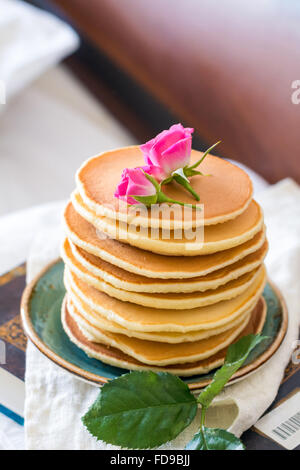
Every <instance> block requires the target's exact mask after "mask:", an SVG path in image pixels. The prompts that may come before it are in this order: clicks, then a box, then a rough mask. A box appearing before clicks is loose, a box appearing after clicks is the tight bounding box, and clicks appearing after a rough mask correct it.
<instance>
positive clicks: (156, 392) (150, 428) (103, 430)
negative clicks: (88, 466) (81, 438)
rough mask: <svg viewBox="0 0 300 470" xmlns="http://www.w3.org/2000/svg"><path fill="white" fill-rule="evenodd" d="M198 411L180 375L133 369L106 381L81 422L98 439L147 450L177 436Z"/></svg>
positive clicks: (192, 396) (195, 402)
mask: <svg viewBox="0 0 300 470" xmlns="http://www.w3.org/2000/svg"><path fill="white" fill-rule="evenodd" d="M196 412H197V401H196V399H195V397H194V395H192V393H191V392H190V391H189V388H188V386H187V385H186V384H185V383H184V382H183V381H182V380H180V379H179V378H178V377H176V376H174V375H171V374H168V373H165V372H160V373H158V374H157V373H154V372H151V371H141V372H137V371H134V372H131V373H129V374H125V375H122V376H121V377H119V378H117V379H115V380H112V381H111V382H109V383H107V384H105V385H104V386H103V387H102V389H101V392H100V394H99V396H98V398H97V400H96V401H95V403H94V404H93V405H92V407H91V408H90V409H89V411H88V412H87V413H86V415H85V416H83V418H82V421H83V423H84V425H85V426H86V427H87V429H88V430H89V432H90V433H91V434H92V435H93V436H95V437H96V438H97V439H101V440H103V441H104V442H107V443H110V444H115V445H119V446H122V447H127V448H131V449H145V448H152V447H157V446H159V445H161V444H163V443H165V442H167V441H170V440H171V439H174V438H175V437H176V436H177V435H178V434H179V433H180V432H181V431H182V430H183V429H185V428H186V427H187V426H188V425H189V424H190V423H191V422H192V420H193V419H194V417H195V415H196Z"/></svg>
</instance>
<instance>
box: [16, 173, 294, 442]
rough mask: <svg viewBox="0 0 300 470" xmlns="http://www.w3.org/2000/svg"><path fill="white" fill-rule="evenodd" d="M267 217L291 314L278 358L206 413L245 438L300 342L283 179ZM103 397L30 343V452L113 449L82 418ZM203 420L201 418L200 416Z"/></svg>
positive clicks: (32, 270) (51, 243) (45, 257)
mask: <svg viewBox="0 0 300 470" xmlns="http://www.w3.org/2000/svg"><path fill="white" fill-rule="evenodd" d="M256 198H257V200H258V201H259V202H260V203H261V205H262V207H263V209H264V212H265V223H266V225H267V231H268V239H269V242H270V251H269V254H268V256H267V261H266V264H267V268H268V271H269V276H270V278H271V279H272V280H273V281H274V282H275V283H276V284H277V285H278V287H279V288H280V289H281V291H282V293H283V295H284V297H285V300H286V303H287V306H288V310H289V327H288V332H287V335H286V337H285V340H284V342H283V344H282V345H281V347H280V348H279V350H278V351H277V352H276V354H275V355H274V356H273V358H272V359H271V360H270V361H268V362H267V363H266V364H265V365H264V366H263V367H262V368H261V369H260V370H258V371H257V372H255V373H254V374H252V375H251V376H250V377H248V378H247V379H246V380H244V381H241V382H239V383H236V384H234V385H231V386H230V387H227V388H226V390H225V391H224V392H223V393H222V394H221V396H220V397H218V399H217V400H216V402H215V406H213V407H212V408H211V410H209V413H208V416H207V424H208V425H210V426H219V427H224V428H227V429H229V430H230V431H231V432H233V433H235V434H236V435H237V436H240V435H241V434H242V433H243V432H244V431H245V430H246V429H248V428H249V427H250V426H252V425H253V424H254V423H255V422H256V421H257V420H258V418H259V417H260V416H261V414H262V413H263V412H264V411H265V410H266V409H267V408H268V407H269V405H270V404H271V403H272V401H273V400H274V398H275V396H276V394H277V390H278V387H279V385H280V381H281V379H282V376H283V373H284V369H285V366H286V365H287V363H288V361H289V359H290V355H291V353H292V348H293V343H294V341H295V340H296V339H297V338H298V329H299V311H300V307H299V305H300V291H299V279H300V188H299V187H298V185H297V184H296V183H295V182H293V181H292V180H290V179H286V180H284V181H282V182H280V183H278V184H276V185H274V186H272V187H269V188H268V189H266V190H264V191H263V192H262V193H259V194H258V195H256ZM52 214H53V212H52ZM58 217H59V215H57V216H54V217H53V219H52V222H53V225H52V224H51V220H49V218H47V224H48V227H49V224H50V225H51V228H48V229H47V230H44V231H42V232H40V234H39V235H38V237H37V239H36V240H35V243H34V245H33V246H32V250H31V254H30V256H29V259H28V267H27V272H28V280H30V279H31V278H32V277H33V276H34V275H36V274H37V273H38V272H39V270H40V269H41V268H42V267H43V266H44V265H45V264H46V263H47V262H48V261H50V260H52V259H53V258H55V257H56V256H57V254H58V245H59V238H60V232H59V228H58ZM97 395H98V389H97V387H94V386H92V385H89V384H87V383H84V382H83V381H80V380H79V379H77V378H75V377H73V376H72V375H70V374H69V373H67V372H65V371H64V370H62V369H60V368H59V367H57V366H56V365H55V364H52V363H51V362H50V361H49V360H48V359H46V358H45V357H44V356H43V355H42V354H40V353H39V352H38V351H37V350H36V348H35V347H34V346H33V345H32V344H31V343H29V344H28V349H27V367H26V403H25V433H26V445H27V448H28V449H80V450H81V449H116V448H117V447H115V446H111V445H107V444H105V443H103V442H97V441H96V440H95V439H94V438H93V437H92V436H90V435H89V434H88V432H87V431H86V429H85V428H84V427H83V425H82V423H81V421H80V418H81V416H82V415H83V414H84V413H85V412H86V411H87V409H88V408H89V406H90V405H91V404H92V403H93V401H94V400H95V398H96V397H97ZM198 418H199V417H198ZM198 426H199V420H198V422H197V419H196V420H195V422H194V423H193V424H192V425H191V426H190V427H189V428H187V429H186V430H185V431H184V432H183V433H182V434H181V435H180V436H178V437H177V438H176V439H175V440H174V441H172V442H169V443H167V444H166V445H164V446H162V447H161V449H182V448H184V446H185V444H186V443H187V442H188V441H189V440H190V439H191V437H192V435H193V434H194V432H196V430H197V428H198Z"/></svg>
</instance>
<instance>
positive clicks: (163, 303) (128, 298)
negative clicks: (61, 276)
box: [62, 253, 259, 310]
mask: <svg viewBox="0 0 300 470" xmlns="http://www.w3.org/2000/svg"><path fill="white" fill-rule="evenodd" d="M62 255H63V259H64V261H65V264H66V266H67V269H70V270H71V271H72V272H73V273H74V274H75V275H76V276H77V277H78V278H79V279H81V280H82V281H83V282H85V283H86V284H88V285H89V286H93V287H95V288H96V289H98V290H100V291H101V292H104V293H105V294H107V295H109V296H111V297H114V298H116V299H119V300H122V301H123V302H131V303H134V304H138V305H143V306H145V307H151V308H160V309H162V308H163V309H174V310H183V309H187V308H196V307H203V306H205V305H210V304H214V303H216V302H220V301H222V300H227V299H232V298H234V297H236V296H238V295H239V294H241V293H242V292H244V291H245V290H246V289H248V288H249V287H250V285H251V284H252V282H253V280H254V278H255V275H256V273H257V270H258V269H259V268H256V269H254V270H253V271H251V272H249V273H246V274H244V275H243V276H240V277H238V278H237V279H233V280H232V281H230V282H228V283H227V284H224V285H222V286H220V287H218V288H217V289H211V290H206V291H204V292H190V293H179V294H174V293H166V294H164V293H147V292H131V291H127V290H124V289H119V288H117V287H114V286H113V285H112V284H109V283H107V282H105V281H103V280H102V279H100V278H98V277H97V276H94V275H93V274H90V273H89V272H88V271H87V270H86V269H85V268H84V267H83V266H81V265H79V264H78V263H76V265H75V264H74V263H72V262H70V261H69V259H68V258H67V257H66V256H64V254H63V253H62Z"/></svg>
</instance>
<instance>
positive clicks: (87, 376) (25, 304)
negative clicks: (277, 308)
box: [20, 257, 288, 391]
mask: <svg viewBox="0 0 300 470" xmlns="http://www.w3.org/2000/svg"><path fill="white" fill-rule="evenodd" d="M62 261H63V260H62V259H61V258H60V257H58V258H56V259H54V260H52V261H51V262H50V263H48V264H47V265H46V266H45V267H44V268H43V269H42V270H41V271H39V273H38V274H37V275H36V276H34V278H33V279H32V280H31V281H30V282H29V284H28V285H27V286H26V287H25V289H24V291H23V294H22V297H21V307H20V313H21V320H22V325H23V329H24V332H25V334H26V336H27V337H28V338H29V339H30V341H31V342H32V343H33V344H34V345H35V346H36V347H37V349H38V350H39V351H40V352H41V353H42V354H44V356H46V357H47V358H48V359H50V360H51V361H52V362H54V363H55V364H56V365H57V366H59V367H61V368H63V369H64V370H66V371H67V372H69V373H71V374H73V375H75V376H76V377H77V378H79V379H81V380H84V381H85V382H88V383H90V384H91V385H96V386H97V385H98V386H101V385H104V384H105V383H107V382H110V381H111V380H113V379H109V378H107V377H103V376H101V375H98V374H94V373H93V372H88V371H86V370H84V369H82V368H81V367H79V366H76V365H74V364H72V363H71V362H69V361H67V360H66V359H63V358H62V357H61V356H59V355H58V354H57V353H55V352H54V351H52V349H50V347H49V346H47V345H46V344H45V343H44V342H43V341H42V340H41V338H40V337H39V336H38V334H37V332H36V330H35V328H34V327H33V323H32V321H31V319H30V313H29V301H30V298H31V295H32V293H33V289H34V287H35V285H36V284H37V282H38V281H39V280H40V279H41V278H42V277H43V276H44V274H46V273H47V272H48V271H49V269H51V268H52V267H53V266H54V265H56V264H57V263H59V262H62ZM267 282H268V283H269V284H270V285H271V287H272V289H273V290H274V291H275V293H276V295H277V297H278V299H279V302H280V304H281V306H282V322H281V326H280V329H279V331H278V334H277V336H276V338H275V340H274V341H273V342H272V343H271V344H270V346H269V347H268V348H267V349H266V351H264V353H263V354H261V356H259V357H258V358H257V359H256V360H255V361H253V362H251V363H250V364H248V365H246V366H244V367H242V368H241V369H239V370H238V371H237V372H236V373H235V374H234V375H233V376H232V377H231V379H230V380H229V382H228V385H232V384H233V383H234V382H237V381H240V380H242V379H244V378H246V376H249V375H250V374H252V373H253V372H256V371H257V370H258V369H260V368H261V367H262V366H263V365H264V364H265V363H266V362H267V361H268V360H269V359H271V357H272V356H273V355H274V354H275V352H276V351H277V350H278V348H279V347H280V345H281V343H282V341H283V339H284V337H285V335H286V332H287V327H288V309H287V305H286V302H285V300H284V297H283V295H282V294H281V292H280V290H279V288H278V287H277V286H276V284H274V283H273V282H272V281H271V280H270V279H269V278H268V279H267ZM210 382H211V379H207V380H204V381H202V382H201V383H200V382H192V383H188V382H186V384H187V385H188V387H189V389H190V390H194V391H197V390H201V389H202V388H204V387H206V386H207V385H208V384H209V383H210Z"/></svg>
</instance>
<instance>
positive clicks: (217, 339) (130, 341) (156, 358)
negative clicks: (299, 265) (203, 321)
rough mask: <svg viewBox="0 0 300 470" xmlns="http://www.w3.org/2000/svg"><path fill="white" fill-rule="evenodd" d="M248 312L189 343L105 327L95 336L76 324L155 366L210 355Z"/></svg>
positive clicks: (237, 328)
mask: <svg viewBox="0 0 300 470" xmlns="http://www.w3.org/2000/svg"><path fill="white" fill-rule="evenodd" d="M249 319H250V314H249V315H248V316H247V317H246V318H245V319H244V320H243V321H242V322H241V323H240V324H239V325H237V326H235V327H234V328H231V329H229V330H227V331H225V332H224V333H220V334H219V335H216V336H211V337H209V338H207V339H202V340H198V341H190V342H188V343H178V344H170V343H161V342H155V341H146V340H143V339H138V338H132V337H131V338H130V337H129V336H125V335H122V334H118V333H110V332H108V331H106V330H100V329H98V330H97V339H95V336H94V335H90V333H89V331H88V330H86V328H85V327H84V326H82V325H81V324H78V325H79V328H80V329H81V331H82V333H83V334H84V335H85V337H86V338H87V339H88V340H89V341H93V342H96V343H101V344H105V345H106V346H109V347H113V348H116V349H119V350H120V351H122V352H123V353H125V354H127V355H128V356H130V357H133V358H134V359H136V360H138V361H140V362H142V363H143V364H149V365H155V366H168V365H171V364H184V363H186V362H195V361H200V360H201V359H206V358H208V357H210V356H213V355H214V354H216V353H217V352H218V351H221V350H222V349H224V348H225V347H226V346H229V344H231V343H232V342H233V341H234V340H235V338H236V337H237V336H238V335H239V334H240V332H241V331H242V330H243V329H244V328H245V327H246V325H247V323H248V322H249Z"/></svg>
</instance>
